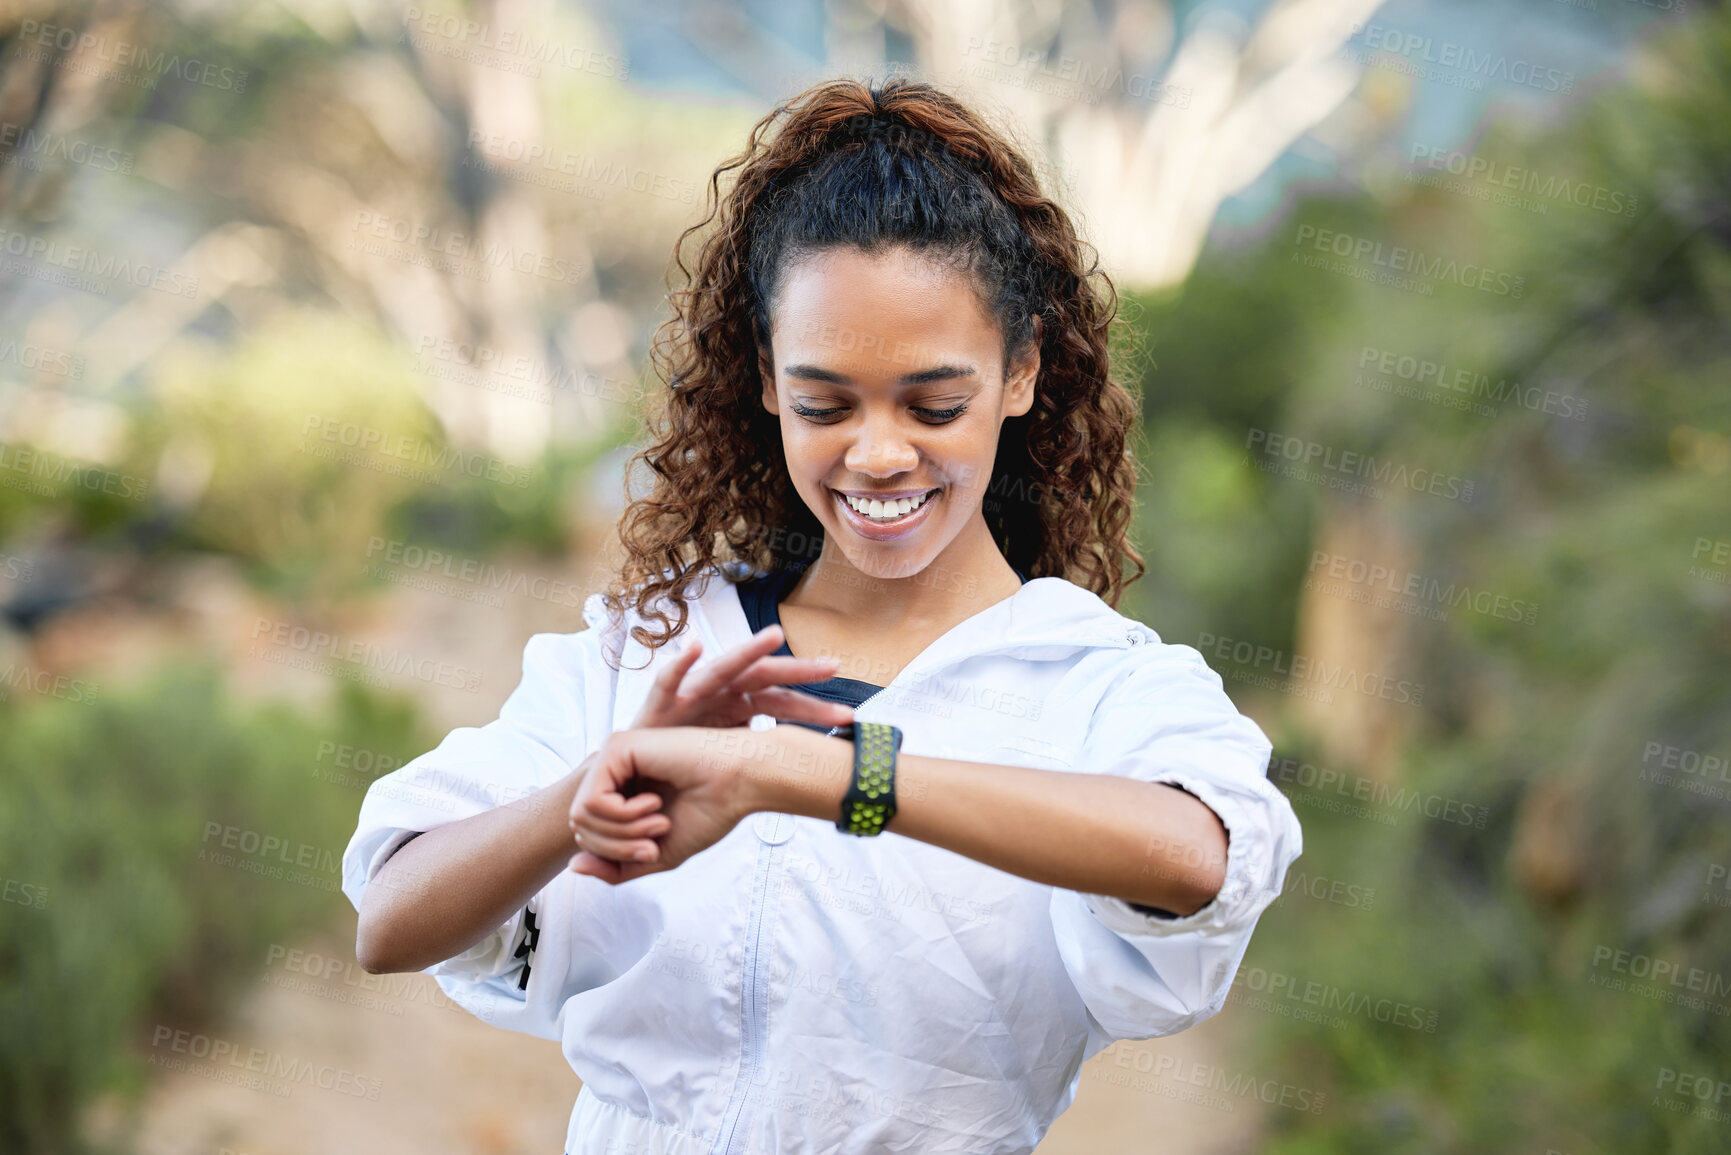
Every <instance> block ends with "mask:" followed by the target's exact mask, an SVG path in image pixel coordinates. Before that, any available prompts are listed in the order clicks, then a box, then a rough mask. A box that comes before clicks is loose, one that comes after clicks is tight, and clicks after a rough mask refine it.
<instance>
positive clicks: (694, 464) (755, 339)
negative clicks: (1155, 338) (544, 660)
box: [603, 75, 1147, 653]
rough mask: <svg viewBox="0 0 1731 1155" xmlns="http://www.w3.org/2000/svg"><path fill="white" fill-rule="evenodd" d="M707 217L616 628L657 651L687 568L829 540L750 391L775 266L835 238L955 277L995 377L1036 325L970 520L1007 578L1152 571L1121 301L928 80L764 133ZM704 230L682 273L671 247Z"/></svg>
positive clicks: (674, 297) (811, 550) (1066, 229)
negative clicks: (951, 268)
mask: <svg viewBox="0 0 1731 1155" xmlns="http://www.w3.org/2000/svg"><path fill="white" fill-rule="evenodd" d="M772 130H775V131H774V132H773V135H772ZM733 169H738V170H739V173H738V176H737V179H736V180H735V181H734V183H733V186H732V189H731V191H730V192H728V194H727V195H726V196H725V197H724V196H722V195H721V191H720V188H721V185H720V182H721V176H722V174H723V173H726V172H729V171H731V170H733ZM707 207H708V215H707V216H706V217H705V218H704V220H703V221H701V222H699V223H698V224H695V225H692V226H691V227H690V228H688V229H686V230H685V231H684V232H683V233H681V234H680V237H679V241H678V243H677V244H676V245H675V248H674V264H675V265H676V266H677V268H678V270H679V273H680V274H681V275H682V276H683V277H685V278H686V279H687V286H686V287H685V288H683V289H679V290H677V291H674V292H671V293H669V294H668V300H669V302H670V303H671V304H672V307H673V316H672V317H671V318H670V319H669V320H667V321H666V322H665V323H664V324H663V325H662V326H661V327H660V329H659V330H658V331H657V332H656V335H655V340H654V342H653V345H652V348H651V354H650V355H651V360H652V363H653V365H654V369H655V371H656V374H657V376H659V377H660V378H661V379H662V380H663V381H665V382H667V383H668V385H669V389H668V391H667V392H666V393H665V394H664V395H662V396H661V401H660V405H659V407H658V408H657V409H656V410H655V411H654V412H653V413H651V414H650V415H649V416H648V417H647V418H646V423H645V439H644V440H645V443H646V446H645V448H643V449H641V450H640V451H638V452H637V453H636V454H634V455H633V456H632V457H631V459H630V460H629V462H627V464H626V476H627V479H628V484H629V479H630V478H631V476H632V474H633V472H635V471H636V469H637V466H638V463H639V462H641V463H643V464H644V465H646V466H647V467H648V470H649V471H650V473H651V474H652V475H653V477H652V479H651V481H650V489H649V492H648V493H647V494H646V495H644V496H641V497H635V498H634V499H632V500H630V501H629V502H628V504H627V506H626V508H625V511H624V513H623V515H622V516H621V518H620V522H619V535H620V540H621V543H622V544H623V546H624V550H625V561H624V564H623V566H622V567H621V570H620V572H619V574H618V576H617V578H616V579H615V581H614V582H613V584H612V585H611V586H610V587H609V588H608V589H607V590H606V592H605V593H604V594H603V602H604V604H605V605H606V606H607V608H608V611H609V612H610V613H611V614H612V615H613V616H614V618H615V620H618V618H619V615H620V611H621V610H622V609H623V608H624V607H625V606H626V605H627V604H631V605H633V606H634V607H635V609H636V611H637V612H638V614H639V615H640V616H641V618H642V619H643V620H644V621H651V622H655V623H656V624H657V625H658V626H660V627H662V630H661V632H660V633H652V632H650V631H649V630H648V629H646V628H645V627H643V626H641V625H640V626H636V627H634V628H633V630H632V636H633V637H634V638H635V639H636V640H637V641H638V642H640V643H641V644H643V645H645V646H647V647H648V648H649V650H650V651H651V653H653V652H654V650H656V649H657V648H659V647H660V646H661V645H664V644H665V643H667V642H668V641H671V640H672V639H673V638H674V637H676V636H677V635H678V634H679V632H680V631H681V630H683V629H684V628H685V624H686V620H687V617H688V612H689V611H688V606H687V604H686V597H685V593H684V591H685V590H686V589H687V586H688V585H689V584H690V582H691V581H692V578H693V575H702V574H706V573H708V572H709V571H710V570H711V568H712V567H715V568H716V569H717V570H718V571H719V572H722V573H723V575H724V576H725V577H727V580H738V577H736V576H735V575H736V574H738V575H739V576H744V575H743V574H741V573H740V571H739V567H738V565H734V566H724V563H729V562H731V563H742V564H743V565H745V566H749V567H750V568H751V569H752V570H755V571H770V570H775V569H779V568H781V567H782V566H784V565H787V564H790V563H791V562H793V561H794V560H796V558H798V557H801V556H805V557H809V556H812V555H814V554H815V552H816V551H817V550H818V549H820V548H821V546H822V542H823V529H822V526H821V524H820V523H819V521H818V520H817V518H816V516H815V515H814V514H813V513H812V512H811V511H810V509H808V508H807V507H806V505H805V503H804V502H803V501H802V500H801V498H800V497H799V495H798V492H797V491H796V490H795V489H794V485H793V481H792V479H791V477H790V476H789V474H788V468H787V460H786V457H785V456H784V453H783V450H782V444H781V431H780V426H779V424H778V419H777V418H776V416H775V415H773V414H771V413H768V412H767V411H766V410H765V409H764V408H763V404H762V400H761V396H762V394H761V390H762V384H763V381H764V379H765V375H766V374H772V373H773V366H772V359H771V346H770V339H769V334H770V317H771V316H772V314H773V309H774V305H775V302H776V289H777V286H778V285H779V283H780V281H781V278H782V274H783V272H784V270H785V269H787V268H788V267H789V266H790V265H792V264H793V263H794V262H795V261H797V260H799V259H801V258H803V257H806V256H809V255H810V254H812V253H815V252H819V251H822V250H824V249H829V248H835V247H842V246H848V247H854V248H857V249H860V250H862V251H864V252H866V253H867V254H873V253H876V252H878V251H881V250H882V249H884V248H886V247H890V246H905V247H908V248H911V249H913V250H914V251H916V252H919V253H921V254H922V255H931V256H935V257H943V258H946V259H950V260H952V261H954V262H956V263H957V264H959V265H960V266H962V267H965V268H966V269H967V270H969V272H970V273H971V274H972V275H971V277H970V281H971V283H972V285H973V288H974V291H975V293H976V294H977V295H978V296H979V298H980V300H981V302H982V304H983V305H984V306H985V307H986V308H987V311H988V315H990V316H992V317H993V318H995V319H996V320H997V322H998V323H999V325H1000V327H1001V329H1002V331H1003V334H1004V341H1003V354H1004V362H1005V365H1006V367H1007V366H1008V365H1009V364H1010V362H1011V361H1012V359H1014V358H1016V357H1018V356H1019V355H1024V354H1025V353H1026V352H1028V351H1031V349H1032V346H1033V343H1034V332H1035V330H1034V325H1033V318H1034V317H1035V316H1036V315H1037V316H1038V317H1039V318H1040V320H1041V329H1040V339H1039V352H1040V372H1039V377H1038V382H1037V385H1036V389H1035V398H1034V404H1033V408H1032V409H1031V410H1030V411H1029V412H1028V413H1027V414H1026V415H1024V416H1021V417H1012V418H1007V419H1006V420H1005V421H1004V423H1003V426H1002V428H1001V430H1000V432H999V438H998V449H997V456H996V460H995V461H994V464H993V469H992V478H991V482H990V484H989V486H988V489H987V495H986V497H985V499H984V501H983V503H982V505H983V513H984V515H985V518H986V522H987V524H988V526H989V527H990V529H991V533H992V537H993V539H994V540H995V541H996V542H997V544H998V547H999V548H1000V549H1001V550H1002V551H1003V553H1004V556H1005V558H1006V560H1008V561H1009V563H1010V564H1011V565H1013V566H1015V567H1017V568H1018V569H1020V570H1022V571H1023V572H1025V573H1026V574H1028V576H1029V577H1030V578H1036V577H1051V576H1055V577H1062V578H1065V579H1068V580H1071V581H1074V582H1076V583H1077V584H1078V585H1082V586H1085V587H1086V588H1088V589H1091V590H1092V591H1093V592H1094V593H1096V594H1097V595H1099V596H1100V597H1101V598H1102V599H1103V600H1104V601H1106V602H1107V604H1109V605H1112V606H1114V607H1116V605H1117V604H1118V598H1119V596H1120V595H1121V594H1122V592H1123V590H1124V589H1125V587H1127V586H1128V585H1129V584H1130V583H1131V582H1133V581H1136V580H1138V579H1139V578H1141V577H1142V575H1143V574H1144V573H1145V572H1146V568H1147V567H1146V566H1145V565H1144V564H1143V562H1142V558H1141V555H1140V554H1138V553H1137V552H1136V550H1135V548H1134V547H1133V546H1132V545H1131V544H1130V542H1129V539H1128V529H1129V525H1130V521H1131V517H1132V513H1133V504H1134V496H1135V489H1136V480H1137V467H1136V461H1135V457H1134V454H1133V453H1132V451H1131V448H1130V445H1129V441H1130V438H1131V437H1132V436H1133V435H1134V434H1136V433H1137V432H1138V431H1139V421H1138V417H1139V415H1140V413H1141V403H1140V398H1139V397H1137V396H1136V395H1135V394H1134V392H1133V390H1132V388H1131V387H1130V386H1128V385H1126V384H1125V383H1123V382H1121V381H1119V380H1116V379H1114V377H1113V376H1112V373H1111V359H1110V356H1109V346H1110V345H1111V343H1112V341H1111V338H1112V337H1113V335H1114V334H1115V333H1116V332H1117V329H1116V327H1115V324H1114V322H1115V321H1116V319H1117V311H1118V297H1117V292H1116V290H1115V289H1114V287H1113V285H1112V282H1111V279H1110V277H1108V276H1107V275H1106V274H1105V273H1104V272H1102V271H1101V270H1100V268H1099V263H1098V259H1097V256H1098V254H1097V252H1096V251H1095V250H1094V249H1093V248H1092V247H1091V246H1089V245H1087V244H1086V242H1084V241H1082V240H1080V239H1079V238H1078V236H1077V234H1076V230H1075V229H1074V228H1073V227H1072V226H1071V223H1070V220H1069V218H1068V217H1067V216H1066V215H1065V213H1064V210H1063V209H1062V208H1061V207H1060V206H1059V205H1057V204H1056V203H1054V202H1053V201H1052V200H1051V199H1049V198H1048V197H1046V196H1045V195H1044V194H1043V193H1042V192H1041V191H1040V185H1039V181H1038V179H1037V178H1036V176H1035V173H1034V170H1033V168H1032V167H1031V166H1030V165H1029V163H1028V161H1027V160H1026V159H1025V158H1024V156H1023V155H1022V153H1021V152H1020V151H1018V150H1017V149H1016V148H1015V147H1013V146H1012V145H1011V143H1010V142H1009V141H1008V140H1007V139H1006V137H1005V136H1004V135H1002V134H1001V133H999V132H998V131H996V130H994V129H993V128H992V127H990V126H989V125H988V124H987V123H986V122H985V121H984V120H983V119H982V118H981V117H979V116H978V115H976V114H975V113H974V112H973V111H972V110H971V109H969V108H968V107H966V106H965V105H963V104H962V103H961V102H960V101H958V100H957V99H956V98H954V97H953V96H950V95H948V94H947V93H945V92H943V91H941V90H939V89H937V88H935V87H933V86H932V85H931V84H929V83H927V82H925V81H921V80H917V79H912V78H909V77H907V76H903V75H895V76H892V77H890V78H889V79H887V80H885V81H884V82H883V83H882V84H881V85H869V84H867V83H862V82H860V81H856V80H851V79H847V80H832V81H828V82H825V83H822V84H818V85H816V86H814V87H812V88H810V89H807V90H806V91H805V92H803V93H801V94H800V95H799V96H796V97H794V98H793V99H792V100H789V101H787V102H785V103H783V104H782V105H780V106H778V107H777V108H776V109H775V110H774V111H772V112H771V113H769V114H768V115H767V116H765V117H764V118H763V119H762V120H760V121H759V122H758V123H757V125H756V126H755V127H754V128H753V129H752V132H751V139H750V141H749V142H748V143H747V145H746V147H745V151H744V152H743V153H741V154H739V155H738V156H735V157H734V158H732V159H731V160H729V161H727V163H725V164H723V165H722V166H721V167H720V168H718V169H716V170H715V172H714V174H712V175H711V177H710V179H709V195H708V198H707ZM711 222H716V227H715V229H714V230H713V232H711V233H710V234H709V235H708V237H707V239H706V240H704V241H703V244H702V247H701V249H700V251H699V252H698V255H697V259H696V272H695V274H693V273H692V272H691V271H690V270H689V269H687V267H686V264H685V260H684V258H683V255H682V253H683V250H684V248H685V245H686V242H687V241H688V240H689V239H690V238H691V237H692V236H693V235H694V234H696V233H699V232H702V231H703V230H705V229H707V228H708V226H709V225H710V224H711ZM1084 252H1086V253H1087V254H1088V259H1087V262H1086V264H1084ZM671 280H672V277H671V270H670V275H669V283H670V284H671ZM1096 281H1098V282H1100V285H1099V286H1096ZM1126 561H1128V562H1129V563H1130V564H1131V565H1132V566H1133V567H1134V570H1135V572H1134V573H1133V574H1131V575H1130V576H1128V577H1126V576H1125V574H1124V572H1123V570H1124V563H1125V562H1126ZM729 569H731V570H733V571H734V573H728V572H727V571H728V570H729ZM707 582H708V578H707V577H704V578H703V579H702V585H701V586H700V587H699V590H698V593H697V595H696V596H701V590H702V589H705V588H707Z"/></svg>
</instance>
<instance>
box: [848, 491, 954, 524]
mask: <svg viewBox="0 0 1731 1155" xmlns="http://www.w3.org/2000/svg"><path fill="white" fill-rule="evenodd" d="M831 492H832V493H834V494H835V495H836V497H838V498H840V499H841V502H842V504H843V505H845V506H847V507H848V508H849V509H851V510H853V512H855V513H857V514H859V515H860V517H862V518H864V519H865V520H867V521H869V522H871V523H872V524H874V525H894V524H896V523H897V522H899V521H902V520H903V519H905V518H909V517H912V516H913V515H914V514H915V513H916V512H918V511H919V510H920V509H921V508H922V507H923V506H924V505H925V503H926V502H928V501H930V500H931V499H932V498H934V497H936V496H937V495H938V493H939V492H940V490H938V489H928V490H926V492H924V493H922V494H920V495H919V496H918V497H904V498H902V499H900V500H899V501H878V500H875V499H873V500H865V499H862V498H858V497H853V496H851V495H849V494H846V493H843V492H842V491H841V490H839V489H837V490H832V491H831Z"/></svg>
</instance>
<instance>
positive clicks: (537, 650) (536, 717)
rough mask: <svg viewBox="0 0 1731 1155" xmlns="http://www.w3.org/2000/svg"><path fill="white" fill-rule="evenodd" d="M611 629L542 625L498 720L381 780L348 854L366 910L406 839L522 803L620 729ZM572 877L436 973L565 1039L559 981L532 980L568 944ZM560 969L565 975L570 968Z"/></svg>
mask: <svg viewBox="0 0 1731 1155" xmlns="http://www.w3.org/2000/svg"><path fill="white" fill-rule="evenodd" d="M586 616H587V615H586ZM600 633H601V631H599V630H595V629H590V630H587V631H585V632H582V633H576V634H552V633H544V634H535V635H534V636H532V637H531V638H530V639H529V641H528V644H527V645H526V646H525V647H524V650H523V679H522V681H521V682H520V683H518V685H517V688H516V689H515V690H513V691H512V692H511V695H510V697H509V698H507V699H506V701H505V703H504V705H503V706H502V707H501V708H500V710H499V717H498V718H497V719H496V720H494V721H492V722H489V723H487V724H486V725H484V726H479V727H475V726H461V727H458V728H457V729H454V730H452V731H451V732H450V733H449V734H447V735H446V736H445V738H444V740H443V741H442V742H440V743H439V745H438V746H437V747H435V748H434V749H433V750H431V751H428V752H427V753H425V754H422V755H421V756H420V757H418V758H416V759H414V760H413V761H411V762H409V763H408V764H407V765H404V766H402V767H401V768H399V769H397V770H395V771H393V772H392V773H390V774H387V775H385V776H384V777H382V778H379V779H378V780H376V781H375V782H373V784H372V785H371V786H370V787H369V788H368V790H367V795H366V798H365V800H364V801H363V802H362V803H361V812H360V817H359V819H358V820H357V823H356V827H355V833H354V835H353V837H352V838H350V840H349V844H348V847H347V849H346V850H345V851H344V853H343V893H344V894H346V895H347V896H348V898H349V901H350V902H352V903H354V905H355V909H356V910H359V909H360V905H361V900H362V897H363V896H364V895H365V894H366V889H367V887H368V886H369V885H372V882H373V879H374V877H375V876H376V875H377V874H378V872H379V869H380V868H381V867H382V866H383V865H384V864H385V861H386V860H387V859H389V858H390V856H391V855H392V854H394V853H396V851H397V850H398V849H399V848H400V847H401V846H402V845H403V844H404V843H406V842H408V841H409V840H410V839H412V838H414V837H416V836H417V835H418V834H422V833H425V832H426V831H428V830H432V829H435V828H437V827H439V826H442V825H444V824H446V823H449V822H456V821H457V820H459V819H462V818H468V817H471V816H473V815H476V814H480V813H482V812H483V811H486V810H491V809H494V808H496V807H499V806H508V805H513V804H522V803H523V802H524V801H525V800H526V799H527V798H528V797H529V796H530V795H532V794H534V793H535V792H537V791H539V790H541V789H543V788H545V787H547V786H551V785H552V784H553V783H555V782H557V781H558V780H559V779H560V778H563V777H564V776H565V775H566V774H569V773H570V772H571V770H572V769H573V768H575V767H576V765H577V764H578V763H579V762H581V761H582V760H583V759H584V758H585V757H587V756H588V755H589V754H590V753H592V752H593V750H594V749H595V748H596V747H598V746H599V745H600V744H601V742H602V741H603V740H604V739H605V738H606V736H607V733H608V732H609V730H610V728H611V727H610V724H609V723H610V719H611V710H612V701H613V689H614V685H615V683H614V682H613V678H614V677H616V675H617V671H616V670H614V669H612V668H610V667H609V666H608V665H607V664H606V663H605V662H604V660H603V658H602V650H601V645H600ZM568 881H569V879H568V878H567V877H566V876H565V875H564V874H561V875H559V876H558V877H556V878H555V879H554V880H553V881H552V882H550V883H549V884H548V885H547V887H546V888H544V889H543V890H542V891H541V892H540V893H539V894H537V895H536V896H535V897H534V898H533V899H531V900H530V901H529V904H528V906H527V908H526V909H525V910H520V911H517V912H516V913H515V914H513V915H512V916H511V918H509V919H508V920H507V921H506V922H505V924H504V925H503V926H501V927H499V928H498V929H497V930H495V931H494V932H493V933H492V934H490V935H488V936H486V937H485V938H483V939H482V940H481V941H480V942H478V943H476V944H475V946H474V947H472V948H471V949H470V950H468V951H466V952H464V953H463V954H460V955H458V956H456V957H454V958H450V959H447V960H445V961H444V962H441V963H436V964H434V965H433V966H431V967H428V968H427V969H426V971H425V973H427V974H430V975H432V976H433V978H434V979H435V980H436V981H437V982H438V984H439V986H440V988H441V989H443V990H444V991H445V993H446V994H447V995H449V996H450V998H451V999H452V1001H454V1002H456V1003H457V1004H459V1005H460V1006H462V1007H464V1008H465V1009H467V1010H469V1011H470V1012H472V1013H473V1014H475V1015H476V1016H477V1017H479V1018H481V1019H483V1020H485V1021H487V1022H490V1023H493V1024H495V1025H497V1026H501V1027H505V1028H508V1029H511V1030H517V1031H523V1032H525V1033H528V1034H534V1035H540V1036H542V1037H544V1038H551V1039H557V1038H558V1037H559V1035H558V1030H557V1022H556V1020H557V1017H558V1012H559V1007H558V1005H557V996H558V992H557V991H556V990H554V989H552V988H554V987H555V986H556V984H554V983H551V982H548V981H543V982H540V983H535V984H531V983H529V982H528V979H529V977H530V976H531V975H532V974H533V972H534V970H535V969H536V963H537V961H538V957H539V956H540V955H541V954H542V952H543V948H542V946H541V940H542V939H548V940H551V941H549V942H548V943H547V944H546V946H547V948H553V949H549V950H547V951H546V953H547V954H549V955H552V954H559V955H562V954H563V944H564V943H565V942H567V941H568V939H567V937H566V935H567V932H568V927H567V926H566V925H565V924H566V921H567V920H568V919H569V917H570V916H569V906H570V904H569V902H564V901H553V900H554V899H555V898H562V897H568V889H569V888H568V887H567V886H564V885H562V884H565V883H568ZM555 944H559V945H558V946H555ZM549 973H550V974H551V973H563V966H562V965H561V966H560V967H559V968H558V970H556V971H551V970H550V971H549Z"/></svg>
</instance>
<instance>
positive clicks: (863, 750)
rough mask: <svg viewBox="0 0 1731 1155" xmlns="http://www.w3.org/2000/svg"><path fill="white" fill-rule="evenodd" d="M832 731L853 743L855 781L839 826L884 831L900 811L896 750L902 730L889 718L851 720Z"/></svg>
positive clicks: (865, 832) (854, 830) (862, 832)
mask: <svg viewBox="0 0 1731 1155" xmlns="http://www.w3.org/2000/svg"><path fill="white" fill-rule="evenodd" d="M830 735H831V736H832V737H836V738H846V739H848V740H849V741H851V742H852V743H853V781H851V782H850V783H848V788H847V794H846V795H845V796H844V797H843V798H842V800H841V817H840V818H838V819H837V820H836V824H835V825H836V829H837V830H840V831H841V832H842V833H844V834H859V835H874V834H882V833H883V829H884V827H885V826H887V825H889V821H890V819H891V818H894V817H895V814H896V753H897V751H899V750H900V749H901V748H902V731H901V728H900V727H898V726H891V725H889V724H888V723H886V722H849V723H848V724H847V725H845V726H835V727H833V728H831V730H830Z"/></svg>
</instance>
